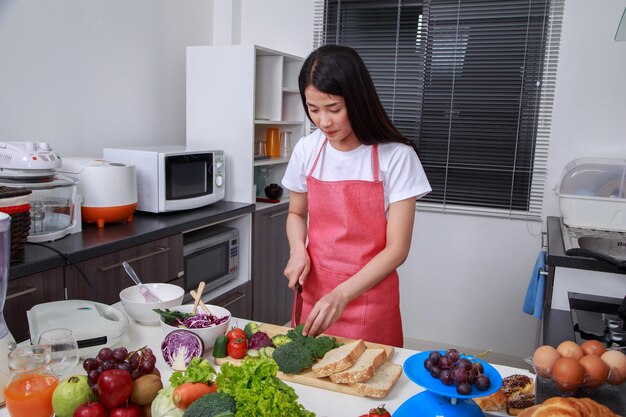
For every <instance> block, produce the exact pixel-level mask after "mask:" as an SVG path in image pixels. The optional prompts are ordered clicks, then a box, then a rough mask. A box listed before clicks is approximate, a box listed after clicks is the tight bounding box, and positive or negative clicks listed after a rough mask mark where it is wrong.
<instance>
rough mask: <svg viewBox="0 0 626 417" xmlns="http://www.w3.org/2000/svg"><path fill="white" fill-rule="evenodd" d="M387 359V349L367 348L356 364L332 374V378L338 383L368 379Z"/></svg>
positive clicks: (351, 382) (350, 382)
mask: <svg viewBox="0 0 626 417" xmlns="http://www.w3.org/2000/svg"><path fill="white" fill-rule="evenodd" d="M386 360H387V352H385V349H382V348H381V349H365V351H364V352H363V353H362V354H361V356H359V358H358V359H357V360H356V362H355V363H354V365H352V366H351V367H349V368H348V369H346V370H345V371H340V372H336V373H334V374H331V375H330V380H331V381H333V382H334V383H337V384H354V383H356V382H363V381H367V380H368V379H370V378H371V377H373V376H374V373H375V372H376V369H378V367H379V366H380V365H382V364H383V362H385V361H386Z"/></svg>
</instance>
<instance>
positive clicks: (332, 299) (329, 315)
mask: <svg viewBox="0 0 626 417" xmlns="http://www.w3.org/2000/svg"><path fill="white" fill-rule="evenodd" d="M346 304H347V299H346V297H344V296H343V295H342V294H341V292H339V291H338V290H337V289H335V290H333V291H331V292H329V293H328V294H326V295H325V296H323V297H322V298H320V299H319V301H318V302H317V303H315V305H314V306H313V310H311V313H310V314H309V316H308V317H307V319H306V322H305V323H304V329H303V330H302V334H303V335H305V336H317V335H319V334H320V333H323V332H324V331H325V330H326V329H328V328H329V327H330V326H331V325H332V324H333V323H334V322H336V321H337V320H339V317H341V314H342V313H343V309H344V308H346Z"/></svg>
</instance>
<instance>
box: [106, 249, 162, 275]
mask: <svg viewBox="0 0 626 417" xmlns="http://www.w3.org/2000/svg"><path fill="white" fill-rule="evenodd" d="M169 251H170V248H169V247H165V248H159V249H157V250H156V251H154V252H150V253H146V254H145V255H141V256H137V257H136V258H132V259H127V260H126V262H128V263H131V262H135V261H140V260H142V259H146V258H150V257H152V256H156V255H160V254H162V253H165V252H169ZM121 266H122V263H121V262H119V263H116V264H113V265H109V266H103V267H101V268H97V269H98V271H102V272H106V271H110V270H111V269H115V268H119V267H121Z"/></svg>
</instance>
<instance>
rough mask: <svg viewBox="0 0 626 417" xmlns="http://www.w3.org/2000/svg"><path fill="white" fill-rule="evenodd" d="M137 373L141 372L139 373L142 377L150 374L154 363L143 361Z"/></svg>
mask: <svg viewBox="0 0 626 417" xmlns="http://www.w3.org/2000/svg"><path fill="white" fill-rule="evenodd" d="M139 371H141V373H143V374H144V375H146V374H150V373H152V371H154V363H152V362H148V361H144V362H143V363H142V364H141V367H140V368H139Z"/></svg>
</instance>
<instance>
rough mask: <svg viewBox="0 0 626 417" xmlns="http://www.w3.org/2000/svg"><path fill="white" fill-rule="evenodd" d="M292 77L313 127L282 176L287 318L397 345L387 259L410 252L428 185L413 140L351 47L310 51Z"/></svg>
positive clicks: (312, 328)
mask: <svg viewBox="0 0 626 417" xmlns="http://www.w3.org/2000/svg"><path fill="white" fill-rule="evenodd" d="M298 83H299V88H300V95H301V97H302V104H303V105H304V108H305V111H306V113H307V116H308V117H309V119H310V120H311V122H313V123H314V124H315V126H317V128H318V129H317V130H316V131H315V132H314V133H312V134H311V135H309V136H306V137H304V138H302V139H300V140H299V141H298V143H297V144H296V146H295V148H294V151H293V155H292V157H291V159H290V160H289V165H288V166H287V170H286V172H285V176H284V178H283V180H282V184H283V185H284V186H285V188H287V189H288V190H289V191H290V194H289V195H290V201H289V214H288V216H287V238H288V240H289V246H290V258H289V261H288V263H287V266H286V268H285V276H286V277H287V279H288V280H289V287H290V288H292V289H293V288H295V287H296V284H300V285H301V286H302V299H303V306H302V315H301V317H300V318H296V321H298V322H299V321H302V322H304V331H303V333H304V334H305V335H306V334H308V335H313V336H315V335H317V334H319V333H321V332H325V333H328V334H333V335H337V336H344V337H350V338H355V339H364V340H367V341H371V342H378V343H385V344H389V345H393V346H402V344H403V337H402V320H401V317H400V293H399V281H398V274H397V272H396V268H397V267H398V266H400V265H401V264H402V263H403V262H404V260H405V259H406V257H407V255H408V253H409V247H410V244H411V234H412V231H413V219H414V215H415V200H416V198H419V197H422V196H423V195H425V194H427V193H428V192H430V191H431V188H430V185H429V183H428V180H427V178H426V175H425V174H424V170H423V168H422V165H421V163H420V161H419V158H418V155H417V148H416V147H415V145H414V144H413V143H412V142H410V141H409V140H407V139H406V138H405V137H403V136H402V134H401V133H400V132H399V131H398V130H397V129H396V128H395V127H394V126H393V124H392V123H391V121H390V119H389V118H388V116H387V115H386V113H385V111H384V109H383V107H382V105H381V103H380V100H379V98H378V95H377V93H376V90H375V88H374V84H373V82H372V79H371V77H370V75H369V72H368V70H367V68H366V66H365V64H364V63H363V61H362V60H361V58H360V56H359V55H358V54H357V53H356V51H354V50H353V49H351V48H348V47H342V46H335V45H327V46H322V47H321V48H319V49H317V50H315V51H314V52H313V53H311V55H309V57H308V58H307V59H306V60H305V62H304V64H303V66H302V69H301V71H300V75H299V79H298ZM294 324H295V323H294Z"/></svg>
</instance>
